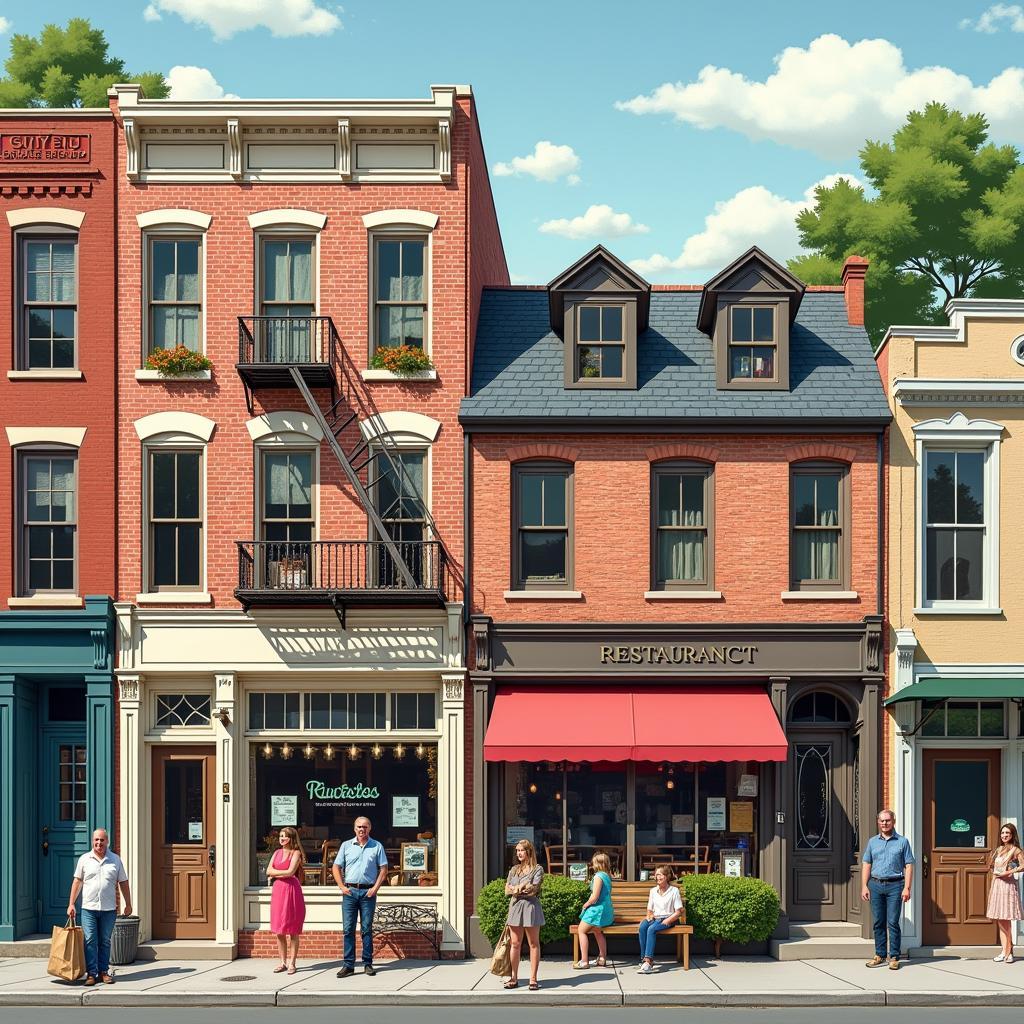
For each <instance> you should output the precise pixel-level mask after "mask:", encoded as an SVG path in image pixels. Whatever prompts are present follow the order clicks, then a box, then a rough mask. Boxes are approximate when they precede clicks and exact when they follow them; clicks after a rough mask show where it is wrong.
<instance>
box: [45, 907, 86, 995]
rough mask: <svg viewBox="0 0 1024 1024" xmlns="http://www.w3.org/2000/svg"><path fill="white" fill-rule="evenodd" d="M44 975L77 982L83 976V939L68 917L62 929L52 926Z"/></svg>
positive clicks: (80, 930)
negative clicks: (48, 957) (48, 955)
mask: <svg viewBox="0 0 1024 1024" xmlns="http://www.w3.org/2000/svg"><path fill="white" fill-rule="evenodd" d="M46 973H47V974H52V975H53V977H55V978H61V979H62V980H63V981H77V980H78V979H79V978H80V977H81V976H82V975H83V974H85V938H84V936H83V935H82V929H81V928H79V927H78V926H77V925H76V924H74V923H73V922H72V919H71V918H70V917H69V918H68V921H67V924H66V925H64V927H63V928H61V927H60V926H59V925H54V928H53V937H52V938H51V939H50V959H49V961H48V962H47V964H46Z"/></svg>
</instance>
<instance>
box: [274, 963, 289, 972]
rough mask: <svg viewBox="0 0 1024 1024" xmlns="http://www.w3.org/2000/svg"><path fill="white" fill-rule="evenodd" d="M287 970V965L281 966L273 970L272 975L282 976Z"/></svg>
mask: <svg viewBox="0 0 1024 1024" xmlns="http://www.w3.org/2000/svg"><path fill="white" fill-rule="evenodd" d="M287 970H288V965H287V964H281V965H280V966H279V967H275V968H274V973H275V974H284V972H285V971H287Z"/></svg>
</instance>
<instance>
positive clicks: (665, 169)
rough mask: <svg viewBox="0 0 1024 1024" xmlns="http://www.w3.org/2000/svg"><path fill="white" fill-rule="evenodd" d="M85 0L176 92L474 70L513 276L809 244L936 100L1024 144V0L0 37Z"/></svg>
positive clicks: (244, 0)
mask: <svg viewBox="0 0 1024 1024" xmlns="http://www.w3.org/2000/svg"><path fill="white" fill-rule="evenodd" d="M36 11H39V12H40V13H39V14H36V13H35V12H36ZM30 12H31V13H30ZM75 15H86V16H88V17H90V18H91V19H92V20H93V22H94V24H96V25H98V26H100V27H102V28H103V29H104V30H105V31H106V33H107V38H108V39H109V41H110V43H111V49H112V52H114V53H116V54H117V55H118V56H121V57H123V58H124V59H125V60H126V61H127V63H128V66H129V68H131V69H133V70H142V69H144V70H160V71H163V72H164V73H165V74H166V73H168V72H170V71H171V69H172V68H176V69H177V70H176V71H175V72H174V74H173V75H172V76H171V80H172V82H173V83H174V85H175V89H176V90H177V91H178V92H179V94H182V95H184V94H185V93H186V92H188V93H190V94H193V95H210V96H216V95H220V94H221V91H223V92H226V93H230V94H235V95H239V96H243V97H259V96H296V97H301V96H337V97H347V96H353V97H355V96H358V97H363V96H382V97H406V96H426V95H428V86H429V84H430V83H431V82H437V83H444V82H468V83H470V84H471V85H472V86H473V89H474V92H475V94H476V98H477V104H478V109H479V113H480V120H481V126H482V130H483V136H484V144H485V147H486V150H487V157H488V162H489V164H490V166H491V169H492V184H493V187H494V193H495V200H496V203H497V207H498V216H499V219H500V222H501V227H502V234H503V238H504V241H505V248H506V252H507V254H508V260H509V267H510V270H511V272H512V274H513V279H514V280H515V281H524V282H531V283H544V282H546V281H547V280H549V279H550V278H552V277H554V276H555V275H556V274H557V273H558V272H559V271H560V270H562V269H564V268H565V267H566V266H568V265H569V264H570V263H572V262H573V261H574V260H575V259H576V258H577V257H578V256H579V255H581V254H582V253H584V252H586V251H587V250H588V249H589V248H590V247H591V246H593V245H594V244H595V243H597V242H599V241H600V242H603V243H604V244H606V245H607V246H609V247H610V248H611V249H612V251H614V252H615V253H616V254H618V255H619V256H620V257H622V258H623V259H626V260H628V261H630V262H632V263H633V265H634V267H636V269H637V270H639V271H640V272H641V273H643V274H644V275H645V276H647V277H648V279H649V280H651V281H654V282H656V283H660V282H701V281H703V280H705V279H706V278H707V277H708V276H710V275H711V273H713V272H714V271H715V270H716V269H718V268H720V267H722V266H724V265H725V263H727V262H728V260H729V259H730V258H731V257H732V256H734V255H736V254H737V253H738V252H740V251H742V250H743V249H744V248H746V247H747V246H748V245H749V244H751V243H753V242H755V241H756V242H758V243H759V244H762V245H763V246H764V247H765V248H767V249H768V250H769V252H771V253H772V254H773V255H775V256H777V257H778V258H780V259H785V258H788V257H789V256H792V255H795V254H796V251H797V242H796V236H795V231H794V229H793V227H792V220H793V215H794V214H795V212H796V211H797V210H798V209H799V208H800V207H801V206H802V205H805V203H806V199H805V194H806V193H807V190H808V189H809V188H811V187H812V186H813V185H814V184H815V183H816V182H818V181H820V180H822V179H826V178H828V177H829V176H831V175H835V174H847V175H850V174H852V175H855V176H856V175H857V174H858V163H857V157H856V153H857V149H858V148H859V146H860V144H861V143H862V141H863V139H864V138H865V137H888V136H889V135H890V134H891V132H892V130H893V128H894V127H895V125H897V124H898V123H900V121H902V117H903V114H904V113H905V112H906V110H908V109H911V108H913V107H919V106H921V105H923V103H924V102H925V101H926V100H927V99H932V98H934V99H941V100H944V101H946V102H949V103H951V104H952V105H955V106H958V107H960V108H961V109H981V110H982V111H983V112H984V113H986V114H987V115H988V116H989V118H990V120H991V121H992V124H993V133H992V136H993V138H994V139H995V140H997V141H1001V142H1012V143H1014V144H1015V145H1017V146H1024V70H1022V67H1024V0H1022V2H1021V3H1020V4H1013V3H997V4H992V3H990V2H987V0H980V2H974V0H963V2H960V0H958V2H951V0H886V2H876V0H858V2H856V3H836V2H827V3H821V2H820V0H817V2H814V3H810V2H803V0H776V2H774V3H767V2H764V0H761V2H757V3H755V2H750V0H734V2H733V3H731V4H728V5H726V4H722V3H711V2H703V0H702V2H697V0H677V2H675V3H660V2H646V0H633V2H632V3H631V4H626V5H623V4H620V3H610V2H607V0H591V2H590V3H587V4H578V3H572V4H570V3H567V2H560V0H547V2H544V3H541V2H535V0H519V2H518V3H516V4H514V5H513V6H511V7H504V6H500V5H497V4H493V5H492V4H483V3H480V2H475V3H473V2H467V0H448V2H447V3H444V4H427V3H423V2H407V0H348V2H346V3H345V5H344V7H343V8H342V7H340V6H338V5H336V4H334V3H331V2H329V0H113V2H107V3H103V4H95V5H90V4H88V3H83V2H82V0H44V2H43V3H41V4H36V5H32V6H30V5H23V4H18V5H15V4H12V3H5V2H0V16H3V19H4V20H5V21H6V22H7V23H8V24H7V26H6V28H5V31H4V34H3V36H0V44H2V45H4V46H6V39H7V38H8V37H9V35H10V33H11V32H30V33H35V32H37V31H38V30H39V28H40V27H41V25H42V23H43V22H44V21H58V22H63V21H65V20H66V19H67V18H69V17H72V16H75ZM538 144H546V145H540V146H539V148H538ZM517 158H518V160H517ZM497 165H502V166H500V167H499V166H497ZM502 171H504V173H501V172H502ZM709 218H710V219H709Z"/></svg>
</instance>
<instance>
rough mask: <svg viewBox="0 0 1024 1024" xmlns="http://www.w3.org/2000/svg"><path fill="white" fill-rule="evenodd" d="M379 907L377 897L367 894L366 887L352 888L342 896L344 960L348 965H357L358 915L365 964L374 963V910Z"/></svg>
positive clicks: (365, 965) (367, 965)
mask: <svg viewBox="0 0 1024 1024" xmlns="http://www.w3.org/2000/svg"><path fill="white" fill-rule="evenodd" d="M376 909H377V897H376V896H372V897H371V896H367V895H366V890H365V889H352V890H351V891H350V892H349V894H348V896H342V897H341V927H342V928H343V929H344V930H345V945H344V952H343V953H342V957H341V958H342V960H343V961H344V964H345V966H346V967H352V968H354V967H355V965H356V915H358V916H359V926H360V927H359V930H360V931H361V932H362V933H363V966H364V967H369V966H370V965H371V964H372V963H373V912H374V910H376Z"/></svg>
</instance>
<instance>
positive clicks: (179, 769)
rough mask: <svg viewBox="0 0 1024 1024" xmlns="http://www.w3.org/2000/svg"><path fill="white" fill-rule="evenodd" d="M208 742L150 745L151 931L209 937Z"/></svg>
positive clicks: (212, 925) (212, 922) (212, 927)
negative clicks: (151, 805)
mask: <svg viewBox="0 0 1024 1024" xmlns="http://www.w3.org/2000/svg"><path fill="white" fill-rule="evenodd" d="M215 767H216V765H215V754H214V748H213V747H155V748H154V749H153V936H154V938H158V939H212V938H214V937H215V931H216V910H215V902H214V885H213V874H214V870H215V858H216V853H215V849H216V835H215V832H214V825H215V818H214V812H215V809H216V805H215V803H214V799H215V793H214V782H215V780H214V776H215V774H216V773H215Z"/></svg>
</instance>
